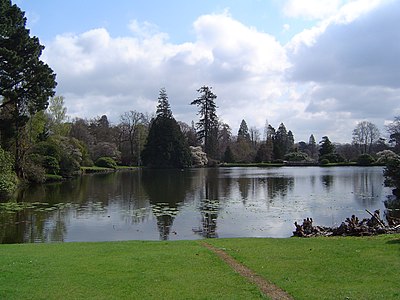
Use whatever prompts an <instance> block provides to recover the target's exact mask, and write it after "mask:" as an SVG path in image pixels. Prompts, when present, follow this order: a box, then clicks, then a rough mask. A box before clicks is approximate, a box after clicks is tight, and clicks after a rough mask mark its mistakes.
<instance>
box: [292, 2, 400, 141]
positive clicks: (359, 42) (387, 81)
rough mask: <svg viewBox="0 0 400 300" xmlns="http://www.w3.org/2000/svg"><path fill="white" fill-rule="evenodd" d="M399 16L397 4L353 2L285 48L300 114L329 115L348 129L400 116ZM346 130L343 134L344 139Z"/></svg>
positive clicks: (379, 124)
mask: <svg viewBox="0 0 400 300" xmlns="http://www.w3.org/2000/svg"><path fill="white" fill-rule="evenodd" d="M378 4H380V5H379V6H378ZM399 18H400V3H399V2H396V1H383V2H382V1H354V2H351V3H349V4H348V5H345V6H344V7H342V9H341V10H340V12H339V13H338V14H337V15H336V16H333V17H331V18H330V19H329V20H325V21H324V22H321V23H320V24H319V25H318V26H316V27H314V28H311V29H309V30H307V31H304V32H303V33H301V34H299V35H298V36H296V37H295V38H294V39H293V40H292V41H291V42H290V43H289V44H288V45H287V46H286V49H287V50H288V56H289V58H290V61H291V63H292V68H290V69H289V70H288V72H287V76H288V79H289V80H290V81H294V82H297V87H301V88H302V93H301V94H302V96H301V98H303V101H304V103H306V109H305V111H304V114H305V115H307V114H309V115H311V116H316V115H319V116H321V115H328V116H329V115H331V116H332V117H331V119H332V120H334V119H335V118H336V120H337V121H338V120H340V122H342V123H344V124H347V125H348V126H350V128H351V124H355V123H357V121H360V120H364V119H368V120H369V121H372V122H376V124H377V125H378V126H380V127H381V128H382V127H383V125H384V123H385V121H386V120H387V119H392V118H393V116H394V115H397V114H398V113H399V112H400V101H399V100H400V97H399V96H398V95H399V92H400V83H399V81H398V80H397V78H400V63H399V60H398V53H400V44H399V43H398V41H399V39H400V34H399V32H398V30H397V29H396V27H395V26H394V24H396V23H397V20H399ZM332 124H334V122H332ZM353 126H354V125H353ZM344 128H345V127H344ZM382 129H383V128H382ZM382 131H383V132H384V130H382ZM350 132H351V130H350V129H347V131H346V132H342V136H344V137H345V136H346V135H347V140H349V138H350V136H349V135H350ZM339 133H340V131H339V130H336V133H333V134H334V135H335V136H338V137H339V135H340V134H339ZM341 140H343V138H342V139H341ZM339 141H340V140H339Z"/></svg>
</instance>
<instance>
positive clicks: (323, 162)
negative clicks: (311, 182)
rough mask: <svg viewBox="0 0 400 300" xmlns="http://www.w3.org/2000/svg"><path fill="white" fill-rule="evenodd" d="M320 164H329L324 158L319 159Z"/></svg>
mask: <svg viewBox="0 0 400 300" xmlns="http://www.w3.org/2000/svg"><path fill="white" fill-rule="evenodd" d="M320 164H321V165H323V166H325V165H327V164H329V160H328V159H326V158H324V159H323V160H321V161H320Z"/></svg>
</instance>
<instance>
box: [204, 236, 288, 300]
mask: <svg viewBox="0 0 400 300" xmlns="http://www.w3.org/2000/svg"><path fill="white" fill-rule="evenodd" d="M202 245H203V246H204V247H206V248H208V249H209V250H211V251H212V252H214V253H215V254H217V255H218V256H219V257H220V258H221V259H222V260H223V261H225V262H226V263H227V264H228V265H229V266H231V267H232V268H233V269H234V270H235V272H237V273H239V274H240V275H241V276H243V277H245V278H246V279H247V280H248V281H250V282H251V283H253V284H255V285H257V286H258V288H259V289H260V290H261V292H262V293H263V294H264V295H265V296H267V297H269V298H271V299H272V300H275V299H276V300H291V299H293V298H292V296H290V295H289V294H288V293H286V292H285V291H284V290H282V289H280V288H279V287H277V286H276V285H274V284H272V283H271V282H269V281H267V280H266V279H265V278H263V277H261V276H259V275H257V274H256V273H254V272H253V271H252V270H250V269H249V268H247V267H246V266H244V265H243V264H241V263H239V262H238V261H237V260H235V259H234V258H233V257H232V256H230V255H229V254H227V253H226V252H225V251H223V250H222V249H219V248H216V247H214V246H212V245H210V244H208V243H202Z"/></svg>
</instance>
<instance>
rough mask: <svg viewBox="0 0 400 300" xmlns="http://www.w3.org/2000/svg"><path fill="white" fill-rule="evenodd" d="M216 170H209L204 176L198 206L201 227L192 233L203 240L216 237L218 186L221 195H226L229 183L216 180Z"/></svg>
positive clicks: (218, 204)
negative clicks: (203, 238) (221, 192)
mask: <svg viewBox="0 0 400 300" xmlns="http://www.w3.org/2000/svg"><path fill="white" fill-rule="evenodd" d="M218 174H219V170H218V169H209V170H208V172H207V173H206V176H205V182H204V185H203V189H201V190H200V205H199V210H200V214H201V218H202V220H201V225H200V227H199V228H198V229H193V231H194V232H195V233H197V234H199V235H201V236H203V237H205V238H216V237H218V235H217V218H218V211H219V208H220V199H221V198H220V186H222V191H223V193H224V194H225V193H226V194H227V193H228V189H229V186H227V184H229V181H225V180H222V181H221V182H222V184H221V185H220V183H221V182H220V180H219V178H218Z"/></svg>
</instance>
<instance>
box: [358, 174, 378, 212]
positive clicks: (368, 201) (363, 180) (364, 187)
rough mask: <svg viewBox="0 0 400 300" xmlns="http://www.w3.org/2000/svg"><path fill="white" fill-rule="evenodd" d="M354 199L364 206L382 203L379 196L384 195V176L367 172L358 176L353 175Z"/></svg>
mask: <svg viewBox="0 0 400 300" xmlns="http://www.w3.org/2000/svg"><path fill="white" fill-rule="evenodd" d="M352 179H353V187H354V197H355V199H356V201H357V202H360V203H362V204H363V206H367V205H372V204H375V203H376V202H377V201H381V200H380V199H379V197H378V195H381V194H382V188H383V178H382V174H377V173H374V172H370V171H369V170H366V171H365V172H360V173H358V174H357V176H355V175H353V176H352Z"/></svg>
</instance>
